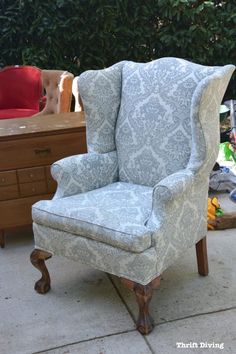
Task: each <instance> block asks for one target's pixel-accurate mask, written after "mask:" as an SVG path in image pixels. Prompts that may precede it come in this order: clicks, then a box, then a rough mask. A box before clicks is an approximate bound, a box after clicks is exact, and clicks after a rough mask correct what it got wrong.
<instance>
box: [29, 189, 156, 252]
mask: <svg viewBox="0 0 236 354" xmlns="http://www.w3.org/2000/svg"><path fill="white" fill-rule="evenodd" d="M152 191H153V189H152V188H151V187H146V186H141V185H135V184H131V183H124V182H117V183H113V184H110V185H108V186H105V187H103V188H98V189H96V190H93V191H90V192H86V193H81V194H77V195H74V196H70V197H66V198H63V199H61V198H59V199H54V200H42V201H40V202H37V203H36V204H34V205H33V212H32V215H33V220H34V222H36V223H38V224H41V225H44V226H47V227H51V228H54V229H57V230H62V231H66V232H70V233H73V234H74V235H79V236H84V237H87V238H91V239H94V240H96V241H100V242H104V243H107V244H109V245H112V246H114V247H118V248H121V249H123V250H127V251H131V252H142V251H144V250H146V249H147V248H149V247H151V236H152V235H151V232H150V230H148V229H147V227H146V226H145V222H146V220H147V218H148V217H149V216H150V213H151V208H152Z"/></svg>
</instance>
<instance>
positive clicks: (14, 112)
mask: <svg viewBox="0 0 236 354" xmlns="http://www.w3.org/2000/svg"><path fill="white" fill-rule="evenodd" d="M36 113H38V111H37V110H36V109H27V108H26V109H21V108H12V109H0V119H9V118H23V117H30V116H32V115H33V114H36Z"/></svg>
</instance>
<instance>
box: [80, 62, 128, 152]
mask: <svg viewBox="0 0 236 354" xmlns="http://www.w3.org/2000/svg"><path fill="white" fill-rule="evenodd" d="M123 65H124V62H120V63H117V64H115V65H113V66H111V67H110V68H107V69H104V70H89V71H86V72H84V73H83V74H81V75H80V76H79V78H78V87H79V93H80V96H81V98H82V101H83V106H84V111H85V114H86V126H87V145H88V152H97V153H104V152H109V151H113V150H115V149H116V146H115V125H116V120H117V114H118V110H119V107H120V94H121V68H122V66H123Z"/></svg>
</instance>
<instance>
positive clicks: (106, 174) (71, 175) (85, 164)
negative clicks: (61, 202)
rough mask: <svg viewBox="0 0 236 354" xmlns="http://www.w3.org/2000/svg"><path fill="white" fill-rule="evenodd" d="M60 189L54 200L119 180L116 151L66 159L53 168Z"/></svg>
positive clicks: (55, 164)
mask: <svg viewBox="0 0 236 354" xmlns="http://www.w3.org/2000/svg"><path fill="white" fill-rule="evenodd" d="M51 173H52V176H53V178H54V179H55V180H56V181H57V183H58V187H57V191H56V194H55V195H54V198H63V197H67V196H70V195H74V194H78V193H83V192H87V191H90V190H93V189H96V188H101V187H104V186H105V185H107V184H110V183H113V182H116V181H117V180H118V162H117V154H116V151H112V152H108V153H105V154H96V153H88V154H82V155H74V156H70V157H66V158H64V159H62V160H59V161H57V162H55V163H54V164H53V165H52V167H51Z"/></svg>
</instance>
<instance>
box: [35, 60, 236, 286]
mask: <svg viewBox="0 0 236 354" xmlns="http://www.w3.org/2000/svg"><path fill="white" fill-rule="evenodd" d="M233 71H234V66H232V65H228V66H225V67H204V66H200V65H196V64H193V63H190V62H187V61H185V60H182V59H176V58H163V59H160V60H156V61H153V62H151V63H147V64H137V63H132V62H120V63H118V64H116V65H114V66H113V67H111V68H108V69H105V70H100V71H89V72H86V73H84V74H82V76H81V78H80V79H79V89H80V93H81V96H82V99H83V104H84V107H85V113H86V119H87V134H88V148H89V151H90V152H93V153H89V154H87V155H83V156H81V157H80V156H77V157H76V156H74V157H71V158H68V159H64V160H61V161H59V162H58V163H56V164H55V165H54V166H53V168H52V172H53V176H54V177H55V179H56V180H57V181H58V184H59V185H58V190H57V192H56V195H55V197H54V200H52V201H42V202H39V203H36V205H35V206H34V207H33V219H34V223H35V224H34V234H35V242H36V247H38V248H42V249H45V250H48V251H50V252H52V253H55V254H58V255H64V256H66V257H69V258H71V259H74V260H81V261H82V262H84V263H86V264H90V265H91V266H94V267H95V268H98V269H101V270H104V271H106V272H110V273H112V274H116V275H117V276H123V277H126V278H129V279H131V280H134V281H136V282H139V283H141V284H147V283H148V282H150V281H151V280H152V279H154V278H155V277H156V276H157V275H159V274H161V272H163V271H164V270H165V269H166V268H167V267H168V266H169V265H171V264H172V263H174V261H175V260H176V259H177V258H178V257H180V256H181V254H182V253H183V252H184V251H185V250H187V249H188V248H189V247H191V246H192V245H194V244H195V243H196V242H197V241H198V240H200V239H201V238H202V237H204V235H205V233H206V230H207V223H206V216H207V212H206V208H207V192H208V177H209V173H210V170H211V168H212V166H213V164H214V162H215V160H216V157H217V151H218V141H219V126H218V124H219V106H220V103H221V100H222V98H223V95H224V92H225V90H226V87H227V84H228V82H229V80H230V77H231V75H232V73H233ZM116 150H117V151H116ZM94 152H96V153H94ZM116 182H118V183H116ZM101 187H103V188H101ZM88 191H90V192H88ZM67 196H68V197H67Z"/></svg>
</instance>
